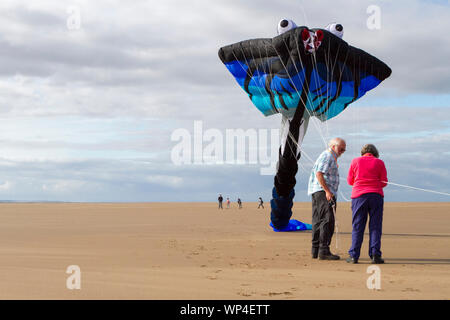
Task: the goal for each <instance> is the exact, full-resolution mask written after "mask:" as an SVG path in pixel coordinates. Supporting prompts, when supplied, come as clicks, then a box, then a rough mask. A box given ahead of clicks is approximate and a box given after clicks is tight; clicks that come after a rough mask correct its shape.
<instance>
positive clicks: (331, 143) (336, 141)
mask: <svg viewBox="0 0 450 320" xmlns="http://www.w3.org/2000/svg"><path fill="white" fill-rule="evenodd" d="M341 143H345V140H344V139H342V138H333V139H331V140H330V141H329V142H328V146H329V147H330V148H332V147H333V146H337V145H340V144H341Z"/></svg>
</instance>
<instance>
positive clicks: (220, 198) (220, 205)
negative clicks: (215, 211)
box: [217, 194, 223, 210]
mask: <svg viewBox="0 0 450 320" xmlns="http://www.w3.org/2000/svg"><path fill="white" fill-rule="evenodd" d="M217 200H219V209H222V210H223V207H222V202H223V197H222V195H221V194H219V198H217Z"/></svg>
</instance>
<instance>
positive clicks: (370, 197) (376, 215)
mask: <svg viewBox="0 0 450 320" xmlns="http://www.w3.org/2000/svg"><path fill="white" fill-rule="evenodd" d="M383 204H384V199H383V197H382V196H381V195H380V194H378V193H366V194H363V195H361V196H360V197H358V198H355V199H352V225H353V230H352V247H351V248H350V250H349V251H348V253H349V254H350V256H352V257H353V258H355V259H358V258H359V256H360V252H361V245H362V242H363V238H364V230H365V228H366V223H367V216H369V217H370V219H369V234H370V238H369V256H370V257H372V256H373V255H378V256H381V233H382V230H381V229H382V224H383Z"/></svg>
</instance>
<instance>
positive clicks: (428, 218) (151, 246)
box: [0, 202, 450, 300]
mask: <svg viewBox="0 0 450 320" xmlns="http://www.w3.org/2000/svg"><path fill="white" fill-rule="evenodd" d="M243 205H244V208H243V209H241V210H239V209H237V205H236V203H233V204H232V208H230V209H224V210H218V209H217V204H216V203H3V204H0V283H1V285H0V299H152V300H155V299H171V300H173V299H174V300H178V299H189V300H190V299H195V300H197V299H199V300H200V299H207V300H210V299H211V300H216V299H449V298H450V249H449V248H450V203H386V204H385V212H384V222H383V237H382V251H383V257H384V258H385V260H386V264H384V265H378V266H379V268H380V280H381V281H380V284H381V289H380V290H369V289H368V287H367V284H366V283H367V279H368V278H369V277H370V276H371V274H369V273H367V268H368V267H370V266H372V265H371V264H370V260H369V258H368V255H367V251H368V247H367V243H368V234H366V235H365V238H364V243H363V247H362V250H361V258H360V263H359V264H356V265H350V264H347V263H346V262H345V258H346V257H347V251H348V249H349V246H350V242H351V210H350V203H347V202H340V203H338V210H337V221H338V231H339V233H338V234H337V235H336V234H335V236H334V238H333V242H332V246H331V249H332V251H333V252H334V253H338V254H340V255H341V260H340V261H319V260H313V259H311V256H310V243H311V233H310V231H306V232H291V233H286V232H283V233H281V232H278V233H277V232H274V231H273V230H272V229H271V228H270V226H269V222H270V221H269V216H270V208H269V206H270V205H269V203H267V204H266V208H265V209H257V203H246V202H244V204H243ZM225 206H226V205H224V207H225ZM293 218H294V219H298V220H300V221H303V222H307V223H311V204H310V203H295V205H294V214H293ZM366 232H367V230H366ZM336 240H337V243H336ZM71 265H77V266H79V268H80V281H81V289H79V290H77V289H74V290H69V289H68V288H67V286H66V281H67V279H68V278H69V277H70V276H71V275H70V274H68V273H66V270H67V268H68V267H69V266H71Z"/></svg>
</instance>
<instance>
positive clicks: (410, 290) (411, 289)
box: [402, 288, 420, 292]
mask: <svg viewBox="0 0 450 320" xmlns="http://www.w3.org/2000/svg"><path fill="white" fill-rule="evenodd" d="M402 292H420V290H419V289H414V288H406V289H404V290H402Z"/></svg>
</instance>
